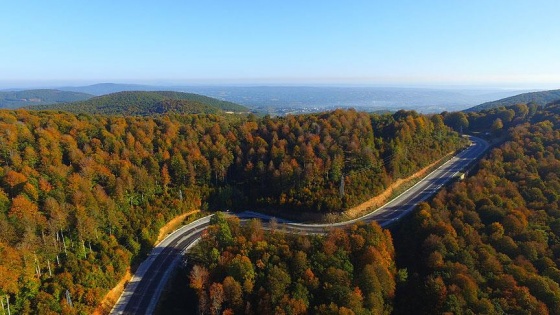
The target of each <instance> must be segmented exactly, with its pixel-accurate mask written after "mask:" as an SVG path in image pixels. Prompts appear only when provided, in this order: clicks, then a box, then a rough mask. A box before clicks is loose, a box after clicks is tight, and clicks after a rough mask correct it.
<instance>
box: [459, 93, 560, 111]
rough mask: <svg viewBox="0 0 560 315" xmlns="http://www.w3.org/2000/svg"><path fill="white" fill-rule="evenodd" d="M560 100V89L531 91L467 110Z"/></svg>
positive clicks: (544, 103)
mask: <svg viewBox="0 0 560 315" xmlns="http://www.w3.org/2000/svg"><path fill="white" fill-rule="evenodd" d="M557 100H560V90H550V91H541V92H531V93H523V94H519V95H515V96H511V97H507V98H503V99H500V100H497V101H493V102H486V103H484V104H480V105H478V106H474V107H471V108H469V109H466V110H465V112H477V111H481V110H486V109H492V108H496V107H502V106H503V107H507V106H513V105H517V104H529V103H535V104H537V105H539V106H544V105H546V104H548V103H551V102H554V101H557Z"/></svg>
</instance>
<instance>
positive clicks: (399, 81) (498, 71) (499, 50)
mask: <svg viewBox="0 0 560 315" xmlns="http://www.w3.org/2000/svg"><path fill="white" fill-rule="evenodd" d="M558 12H560V1H557V0H551V1H540V0H533V1H528V0H527V1H521V0H507V1H506V0H490V1H488V0H484V1H482V0H480V1H479V0H471V1H463V0H446V1H431V0H426V1H404V0H403V1H372V0H369V1H325V0H323V1H314V0H304V1H302V0H299V1H291V0H283V1H268V0H260V1H245V0H238V1H231V0H228V1H222V0H208V1H200V0H198V1H188V0H185V1H168V0H160V1H157V2H156V1H142V0H136V1H128V0H119V1H115V0H112V1H100V0H96V1H91V0H88V1H81V0H72V1H66V0H52V1H40V0H35V1H26V0H18V1H4V3H2V6H1V9H0V30H2V31H1V32H0V87H10V86H12V87H13V86H18V85H20V86H23V85H41V84H42V85H57V84H73V85H79V84H82V83H83V84H89V83H97V82H129V83H150V84H154V83H155V84H294V85H298V84H366V85H391V86H439V85H461V86H465V85H467V86H468V85H474V86H494V87H526V88H560V23H559V22H558Z"/></svg>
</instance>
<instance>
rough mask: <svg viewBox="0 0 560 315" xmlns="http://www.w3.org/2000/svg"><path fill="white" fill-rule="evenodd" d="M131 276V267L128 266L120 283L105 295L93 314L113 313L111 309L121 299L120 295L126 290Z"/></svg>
mask: <svg viewBox="0 0 560 315" xmlns="http://www.w3.org/2000/svg"><path fill="white" fill-rule="evenodd" d="M130 278H132V274H131V273H130V268H127V269H126V273H125V275H124V277H122V278H121V280H120V281H119V283H117V285H116V286H115V287H114V288H113V289H111V291H109V293H107V294H106V295H105V296H104V297H103V300H101V303H99V306H98V307H97V308H96V309H95V311H93V315H105V314H109V313H111V309H112V308H113V306H114V305H115V303H117V301H118V300H119V297H120V296H121V294H122V292H123V291H124V287H125V285H126V284H127V283H128V281H130Z"/></svg>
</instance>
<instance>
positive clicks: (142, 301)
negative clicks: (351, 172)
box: [111, 137, 488, 314]
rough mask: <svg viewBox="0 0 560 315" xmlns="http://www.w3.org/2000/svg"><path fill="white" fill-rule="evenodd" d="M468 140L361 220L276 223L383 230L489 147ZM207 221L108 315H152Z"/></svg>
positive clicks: (172, 240)
mask: <svg viewBox="0 0 560 315" xmlns="http://www.w3.org/2000/svg"><path fill="white" fill-rule="evenodd" d="M470 139H471V141H472V145H471V146H469V147H468V148H466V149H465V150H463V151H461V152H460V153H459V154H457V155H456V156H454V157H453V158H451V159H450V160H449V161H447V162H446V163H444V164H443V165H441V166H440V167H438V168H437V169H436V170H434V171H433V172H431V173H430V174H428V176H426V177H425V178H423V179H422V180H420V181H419V182H418V183H417V184H416V185H414V186H413V187H411V188H409V189H408V190H406V191H405V192H403V193H402V194H400V195H399V196H398V197H396V198H395V199H393V200H391V201H389V202H388V203H387V204H385V205H384V206H382V207H380V208H378V209H377V210H375V211H373V212H371V213H369V214H366V215H365V216H363V217H360V218H357V219H353V220H350V221H346V222H341V223H334V224H303V223H293V222H288V221H284V220H278V222H279V223H282V227H283V228H285V229H286V230H288V231H290V232H296V233H308V234H317V233H325V231H327V230H328V229H330V228H333V227H344V226H347V225H350V224H353V223H355V222H358V221H365V222H370V221H377V222H378V223H379V224H380V225H381V226H382V227H386V226H388V225H390V224H392V223H394V222H395V221H397V220H399V219H400V218H402V217H403V216H405V215H406V214H408V213H409V212H411V211H412V210H414V207H415V206H416V205H417V204H418V203H420V202H422V201H424V200H426V199H428V198H429V197H430V196H432V195H434V194H435V193H436V192H437V191H438V190H439V189H440V188H441V187H442V186H443V185H445V184H446V183H447V182H449V181H451V180H452V179H453V178H454V177H456V176H457V174H458V173H459V172H460V171H462V170H465V169H467V168H468V167H469V166H470V165H471V164H472V163H474V161H476V160H477V159H479V158H480V157H481V156H482V154H483V153H484V152H485V151H486V149H487V148H488V143H487V142H486V141H484V140H482V139H480V138H476V137H470ZM238 216H239V217H240V218H242V219H245V218H247V219H249V218H260V219H263V220H269V219H271V217H269V216H266V215H263V214H259V213H254V212H244V213H241V214H239V215H238ZM209 222H210V216H207V217H204V218H202V219H199V220H197V221H195V222H192V223H190V224H188V225H185V226H183V227H181V228H180V229H178V230H177V231H175V232H173V233H172V234H170V235H169V236H168V237H167V238H166V239H165V240H163V241H162V242H161V243H160V244H158V245H157V246H156V247H155V248H154V249H153V250H152V252H151V253H150V255H149V256H148V258H147V259H146V260H145V261H144V262H143V263H142V264H140V266H139V267H138V270H137V271H136V273H135V274H134V276H133V277H132V279H131V280H130V282H129V283H128V285H127V286H126V288H125V291H124V292H123V294H122V295H121V297H120V298H119V300H118V302H117V304H116V305H115V306H114V308H113V310H112V311H111V314H152V313H153V312H154V309H155V307H156V305H157V302H158V300H159V297H160V296H161V293H162V290H163V287H164V286H165V284H166V283H167V280H168V279H169V277H170V276H171V272H173V270H174V269H175V268H176V266H177V265H178V264H179V262H180V261H181V257H182V256H183V254H184V253H185V252H186V251H187V250H188V249H189V248H190V247H191V246H193V245H194V244H195V243H196V242H197V240H198V239H199V238H200V235H201V233H202V231H203V230H204V229H206V227H207V226H208V225H209Z"/></svg>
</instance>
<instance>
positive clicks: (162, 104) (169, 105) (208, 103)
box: [30, 91, 249, 116]
mask: <svg viewBox="0 0 560 315" xmlns="http://www.w3.org/2000/svg"><path fill="white" fill-rule="evenodd" d="M30 109H40V110H63V111H68V112H73V113H88V114H104V115H133V116H148V115H153V114H165V113H179V114H187V113H191V114H197V113H217V112H220V111H232V112H247V111H249V110H248V109H247V108H246V107H243V106H241V105H238V104H235V103H231V102H225V101H220V100H218V99H215V98H211V97H206V96H202V95H198V94H191V93H181V92H171V91H157V92H147V91H131V92H118V93H112V94H107V95H102V96H98V97H94V98H92V99H89V100H87V101H82V102H73V103H66V104H54V105H48V106H32V107H30Z"/></svg>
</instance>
